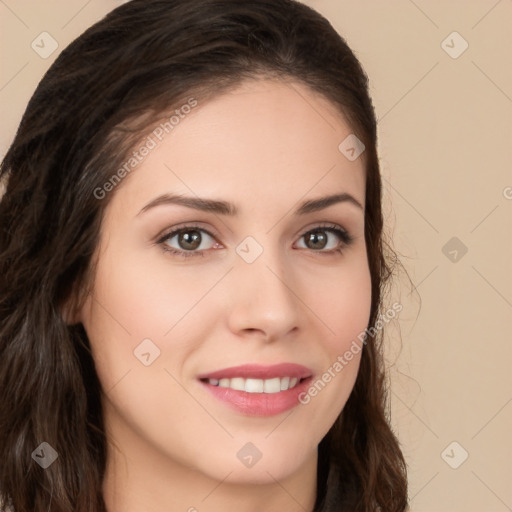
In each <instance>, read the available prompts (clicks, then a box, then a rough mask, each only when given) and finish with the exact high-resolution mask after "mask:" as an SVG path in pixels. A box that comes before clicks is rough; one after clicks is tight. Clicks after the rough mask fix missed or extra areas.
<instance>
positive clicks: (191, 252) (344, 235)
mask: <svg viewBox="0 0 512 512" xmlns="http://www.w3.org/2000/svg"><path fill="white" fill-rule="evenodd" d="M302 239H305V241H306V242H305V245H304V246H302V247H300V248H301V249H310V250H311V251H313V252H317V253H319V254H322V255H332V254H333V253H341V252H342V251H343V250H344V249H345V248H346V247H348V246H349V245H350V244H351V243H352V242H353V237H352V236H351V235H350V234H349V233H348V232H347V231H346V230H344V229H343V228H341V227H339V226H337V225H336V224H328V225H321V226H316V227H315V228H313V229H310V230H308V231H306V232H305V233H304V234H303V235H301V236H300V239H299V240H302ZM157 243H158V244H159V245H161V246H162V249H163V250H164V251H165V252H168V253H171V254H174V255H175V256H178V257H185V258H187V257H190V256H205V255H206V254H207V252H208V251H209V250H210V249H219V248H222V247H223V245H222V244H220V243H219V242H217V241H216V239H215V237H214V235H212V234H211V233H210V232H209V231H207V230H206V229H204V228H201V227H199V226H194V225H190V226H183V227H180V228H178V229H174V230H172V231H170V232H168V233H166V234H165V235H163V236H162V237H161V238H160V239H159V240H158V242H157Z"/></svg>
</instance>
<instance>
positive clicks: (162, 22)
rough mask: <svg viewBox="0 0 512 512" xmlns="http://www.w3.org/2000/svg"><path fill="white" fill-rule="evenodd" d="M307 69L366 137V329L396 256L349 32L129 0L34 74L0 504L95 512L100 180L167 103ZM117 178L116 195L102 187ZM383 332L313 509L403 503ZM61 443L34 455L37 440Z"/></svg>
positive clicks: (14, 243) (4, 292)
mask: <svg viewBox="0 0 512 512" xmlns="http://www.w3.org/2000/svg"><path fill="white" fill-rule="evenodd" d="M261 77H266V78H269V77H270V78H275V79H283V80H292V81H298V82H300V83H303V84H305V85H307V86H309V87H310V88H311V90H313V91H315V92H317V93H320V94H322V95H323V96H324V97H325V98H327V99H328V100H329V101H330V103H331V104H332V105H333V107H334V108H336V109H337V110H338V112H339V113H341V114H342V115H343V116H344V117H345V119H346V120H347V122H348V124H349V126H350V127H351V129H352V130H353V132H354V133H355V134H356V135H357V137H358V138H359V139H360V140H361V141H363V143H364V144H365V147H366V150H365V152H364V154H363V157H364V162H365V171H366V205H367V208H366V212H365V239H366V244H367V255H368V264H369V269H370V273H371V288H372V301H371V315H370V319H369V327H370V326H373V325H374V323H375V321H376V320H377V318H378V316H379V314H380V313H381V312H382V310H383V295H384V291H385V287H386V283H387V282H388V280H389V279H390V277H391V276H392V275H393V268H394V265H395V263H396V258H395V257H396V254H395V253H394V252H393V251H392V250H391V249H390V246H389V244H388V243H387V242H385V237H384V234H383V215H382V208H381V193H382V192H381V177H380V169H379V161H378V156H377V126H376V125H377V122H376V118H375V113H374V108H373V104H372V101H371V98H370V96H369V92H368V77H367V75H366V74H365V72H364V70H363V68H362V66H361V65H360V63H359V61H358V59H357V58H356V56H355V55H354V53H353V52H352V51H351V49H350V48H349V47H348V45H347V43H346V41H345V40H344V39H343V38H342V37H341V36H340V35H339V34H338V33H337V32H336V31H335V30H334V28H333V27H332V26H331V24H330V23H329V22H328V21H327V20H326V19H325V18H323V17H322V16H321V15H320V14H318V13H317V12H316V11H314V10H313V9H311V8H309V7H307V6H305V5H303V4H301V3H299V2H297V1H294V0H253V1H250V2H246V1H239V0H132V1H130V2H128V3H126V4H124V5H122V6H120V7H118V8H116V9H115V10H113V11H112V12H110V13H109V14H108V15H107V16H106V17H104V18H103V19H102V20H100V21H99V22H98V23H96V24H95V25H93V26H92V27H91V28H89V29H88V30H86V31H85V32H84V33H83V34H82V35H81V36H80V37H78V38H77V39H76V40H75V41H73V42H72V43H71V44H70V45H69V46H68V47H67V48H65V49H64V50H63V51H62V53H61V54H60V55H59V57H58V58H57V59H56V61H55V62H54V63H53V65H52V66H51V67H50V69H49V70H48V72H47V73H46V75H45V76H44V77H43V79H42V80H41V82H40V83H39V85H38V87H37V89H36V91H35V93H34V94H33V96H32V98H31V99H30V101H29V103H28V106H27V108H26V111H25V113H24V115H23V117H22V120H21V122H20V125H19V128H18V130H17V133H16V136H15V139H14V141H13V143H12V145H11V146H10V148H9V150H8V152H7V154H6V155H5V158H4V160H3V162H2V164H1V168H0V180H1V182H2V183H4V185H5V193H4V195H3V197H2V198H1V202H0V389H1V390H2V393H1V394H0V411H1V413H0V415H1V416H0V460H1V461H2V464H1V465H0V502H3V503H4V506H8V507H10V509H11V510H13V512H47V511H48V510H52V511H53V512H91V511H94V512H105V511H106V507H105V503H104V500H103V497H102V482H103V477H104V474H105V467H106V446H107V445H106V437H105V431H104V423H103V414H102V408H101V401H100V396H101V392H102V390H101V387H100V384H99V381H98V378H97V375H96V372H95V369H94V361H93V359H92V356H91V351H90V346H89V342H88V340H87V336H86V334H85V331H84V329H83V326H82V325H81V324H77V325H68V324H67V323H66V321H65V319H64V317H63V309H62V308H63V305H64V304H66V303H68V302H69V301H71V302H73V304H75V305H78V304H79V303H80V301H81V300H82V299H83V297H84V296H85V295H86V293H87V287H88V283H89V282H90V281H89V279H90V276H91V275H92V268H93V261H92V255H93V254H94V251H95V248H96V246H97V243H98V238H99V232H100V226H101V221H102V217H103V213H104V209H105V207H106V205H107V204H108V201H109V200H110V199H111V197H112V195H113V193H112V194H109V195H108V196H106V197H105V198H103V199H101V200H99V199H98V198H97V197H96V195H95V190H97V189H98V187H102V185H103V184H105V183H106V182H107V181H108V179H109V177H110V176H111V174H112V169H118V168H119V167H120V166H121V165H122V162H124V161H125V160H126V157H127V155H129V153H130V151H131V150H133V148H134V145H135V144H136V143H137V142H138V141H140V140H141V138H142V137H143V136H144V134H146V135H147V133H149V130H151V128H152V127H154V126H155V125H156V123H158V122H159V121H160V120H161V119H162V116H163V115H164V114H165V113H166V112H170V111H172V109H174V108H176V107H178V106H179V105H182V104H184V103H186V100H187V98H190V97H191V96H193V97H195V98H197V100H198V101H199V102H201V103H205V102H206V101H208V99H211V98H213V97H215V96H217V95H219V94H222V93H223V92H225V91H228V90H229V89H230V88H233V87H235V86H236V85H238V84H240V83H241V82H242V81H244V80H247V79H257V78H261ZM114 193H115V192H114ZM382 337H383V331H382V330H379V331H378V332H376V333H374V334H373V335H370V336H369V337H368V338H367V343H366V346H365V349H364V350H363V351H362V356H361V357H362V359H361V364H360V369H359V373H358V376H357V379H356V382H355V386H354V389H353V391H352V393H351V395H350V397H349V399H348V401H347V403H346V405H345V407H344V409H343V411H342V412H341V414H340V416H339V417H338V418H337V420H336V422H335V423H334V425H333V426H332V428H331V429H330V431H329V432H328V433H327V435H326V436H325V437H324V438H323V440H322V441H321V443H320V445H319V459H318V486H317V489H318V491H317V498H316V503H315V508H314V512H334V511H341V510H351V511H353V512H370V511H372V512H373V511H377V510H381V511H383V512H403V511H404V510H406V507H407V476H406V475H407V473H406V464H405V461H404V457H403V455H402V452H401V449H400V446H399V442H398V440H397V438H396V437H395V435H394V433H393V431H392V429H391V426H390V418H389V413H388V405H387V400H388V397H387V384H386V373H385V369H384V364H383V361H384V358H383V353H382V345H383V343H382ZM43 441H45V442H47V443H49V444H50V445H51V446H52V447H53V448H54V449H55V450H56V451H57V453H58V454H59V458H58V461H57V463H54V464H52V465H51V466H50V467H48V468H47V469H45V470H43V469H42V468H41V467H39V465H37V464H36V463H35V462H34V460H33V459H32V455H31V454H32V453H33V451H34V449H35V448H36V447H37V446H39V445H40V443H41V442H43Z"/></svg>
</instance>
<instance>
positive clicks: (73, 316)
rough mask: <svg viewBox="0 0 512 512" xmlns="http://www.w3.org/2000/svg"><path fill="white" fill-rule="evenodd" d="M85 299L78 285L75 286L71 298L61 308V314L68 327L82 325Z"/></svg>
mask: <svg viewBox="0 0 512 512" xmlns="http://www.w3.org/2000/svg"><path fill="white" fill-rule="evenodd" d="M83 299H84V297H83V294H82V293H81V290H79V289H78V287H77V286H76V285H74V286H73V288H72V291H71V293H70V295H69V297H68V298H67V299H66V300H65V301H64V303H63V304H62V305H61V306H60V312H61V315H62V318H63V320H64V322H65V323H66V324H67V325H76V324H80V323H82V308H83V303H84V300H83Z"/></svg>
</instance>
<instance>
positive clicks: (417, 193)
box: [0, 0, 512, 512]
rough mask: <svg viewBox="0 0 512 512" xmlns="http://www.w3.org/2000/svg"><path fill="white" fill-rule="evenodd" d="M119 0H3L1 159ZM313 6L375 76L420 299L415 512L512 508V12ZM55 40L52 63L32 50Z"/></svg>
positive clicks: (410, 456)
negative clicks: (45, 79)
mask: <svg viewBox="0 0 512 512" xmlns="http://www.w3.org/2000/svg"><path fill="white" fill-rule="evenodd" d="M121 3H122V2H119V1H117V2H116V1H113V0H89V1H86V0H72V1H70V0H47V1H45V2H35V1H29V0H0V19H1V26H0V38H1V55H0V65H1V75H0V117H1V119H2V123H1V132H0V152H1V154H2V155H3V154H4V153H5V151H6V149H7V147H8V145H9V143H10V141H11V140H12V138H13V136H14V133H15V130H16V127H17V124H18V122H19V120H20V117H21V115H22V113H23V111H24V108H25V106H26V103H27V101H28V99H29V98H30V96H31V94H32V92H33V91H34V89H35V87H36V85H37V82H38V81H39V80H40V78H41V77H42V75H43V73H44V72H45V71H46V69H47V68H48V67H49V65H50V64H51V62H53V60H54V59H55V57H56V55H57V54H58V52H59V51H60V50H61V49H62V48H63V47H65V46H66V45H67V44H68V43H69V42H70V41H71V40H72V39H74V38H75V37H76V36H78V35H79V34H80V33H81V32H82V31H83V30H84V29H86V28H87V27H88V26H89V25H91V24H92V23H93V22H95V21H96V20H98V19H99V18H100V17H101V16H102V15H103V14H105V13H106V12H108V11H109V10H111V9H112V8H114V7H116V6H117V5H119V4H121ZM306 3H307V4H308V5H310V6H312V7H314V8H316V9H317V10H319V11H320V12H321V13H323V14H324V15H325V16H326V17H327V18H328V19H329V20H330V21H331V22H332V24H333V25H334V27H335V28H336V29H337V30H338V31H339V32H340V33H341V34H342V35H343V36H344V37H345V38H346V39H347V41H348V43H349V44H350V46H351V47H352V48H353V49H354V50H355V52H356V54H357V55H358V57H359V58H360V60H361V61H362V63H363V65H364V67H365V69H366V71H367V73H368V74H369V76H370V80H371V91H372V96H373V100H374V103H375V106H376V110H377V116H378V118H379V136H380V145H379V151H380V156H381V162H382V172H383V175H384V177H385V204H386V216H387V222H388V226H389V231H390V233H391V232H392V233H393V236H394V240H395V247H396V249H397V250H398V251H399V252H400V253H401V255H402V261H403V263H404V265H405V267H406V268H407V270H408V272H409V275H410V277H411V279H412V281H413V283H414V287H415V289H416V291H417V293H412V294H411V290H410V288H409V289H408V288H407V283H406V282H404V286H403V289H402V293H401V295H400V300H401V301H402V303H403V304H404V311H403V312H402V313H401V315H400V325H401V340H400V337H399V333H398V332H397V331H396V330H395V331H389V332H388V338H389V343H390V352H389V358H390V362H391V363H393V365H392V366H391V376H392V391H391V399H392V421H393V425H394V427H395V429H396V431H397V433H398V435H399V438H400V440H401V442H402V444H403V447H404V452H405V455H406V458H407V462H408V464H409V468H410V499H411V505H412V506H411V509H412V511H413V512H427V511H428V512H444V511H447V512H448V511H462V510H463V511H465V512H505V511H507V510H512V486H511V485H510V483H511V482H512V439H511V435H510V431H511V426H512V386H511V383H512V379H511V376H510V375H511V373H512V372H511V370H510V368H509V367H510V364H511V362H512V357H511V356H512V343H511V342H512V337H511V334H510V333H511V331H512V150H511V148H512V66H511V54H512V0H500V1H496V0H473V1H463V0H459V1H453V0H451V1H443V0H435V1H434V0H430V1H427V0H415V1H412V0H400V1H399V0H397V1H387V2H383V1H381V0H371V1H370V0H365V1H362V0H359V1H356V0H351V1H348V0H310V1H308V2H306ZM44 31H46V32H48V33H50V34H51V36H52V37H53V38H54V39H55V40H56V41H57V42H58V45H59V47H58V49H57V50H56V51H55V52H54V53H53V54H52V55H51V56H49V57H48V58H47V59H43V58H41V57H40V56H39V55H38V54H37V53H36V52H35V51H34V50H33V49H32V48H31V43H32V41H34V40H36V42H37V41H38V39H37V37H38V36H39V34H41V32H44ZM454 31H456V32H458V33H459V34H460V36H461V37H462V38H463V40H465V41H466V42H467V43H468V45H469V46H468V48H467V50H466V51H464V52H463V53H462V54H461V55H460V56H458V57H457V58H452V57H451V56H450V55H449V54H448V53H447V52H446V51H445V49H446V50H447V51H448V52H451V53H452V54H454V52H458V51H460V50H461V49H463V44H464V41H463V40H462V39H457V36H453V35H450V34H452V32H454ZM444 40H446V42H445V43H444V44H442V42H443V41H444ZM444 48H445V49H444ZM453 237H456V239H457V240H455V241H453V240H452V242H450V243H449V244H448V246H445V244H447V243H448V242H449V241H450V240H451V239H452V238H453ZM463 247H466V248H467V252H466V253H465V254H462V253H463V251H462V250H461V249H463ZM454 251H455V252H454ZM452 260H453V261H452ZM420 298H421V308H420V307H419V299H420ZM454 441H455V442H457V443H458V445H451V443H452V442H454ZM464 451H466V452H467V453H468V454H469V456H468V458H467V460H465V461H464V462H463V463H462V464H460V462H461V461H462V459H463V455H464ZM450 464H451V466H457V465H458V464H460V466H459V467H458V468H457V469H454V468H452V467H451V466H450Z"/></svg>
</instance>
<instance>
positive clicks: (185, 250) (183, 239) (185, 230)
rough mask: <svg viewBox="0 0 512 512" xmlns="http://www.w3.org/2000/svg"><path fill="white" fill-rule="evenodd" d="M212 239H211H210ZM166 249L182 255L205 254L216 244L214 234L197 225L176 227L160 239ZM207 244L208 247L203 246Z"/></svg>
mask: <svg viewBox="0 0 512 512" xmlns="http://www.w3.org/2000/svg"><path fill="white" fill-rule="evenodd" d="M208 239H210V240H208ZM158 243H159V244H161V245H162V246H163V248H164V250H165V251H167V252H171V253H174V254H176V255H181V256H204V255H205V252H206V251H207V250H208V249H211V248H212V246H215V244H216V241H215V238H214V237H213V235H212V234H210V233H208V231H206V230H205V229H202V228H199V227H195V226H185V227H182V228H180V229H175V230H174V231H171V232H169V233H167V234H166V235H165V236H163V237H162V238H161V239H160V240H159V241H158ZM204 245H206V247H202V246H204Z"/></svg>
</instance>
